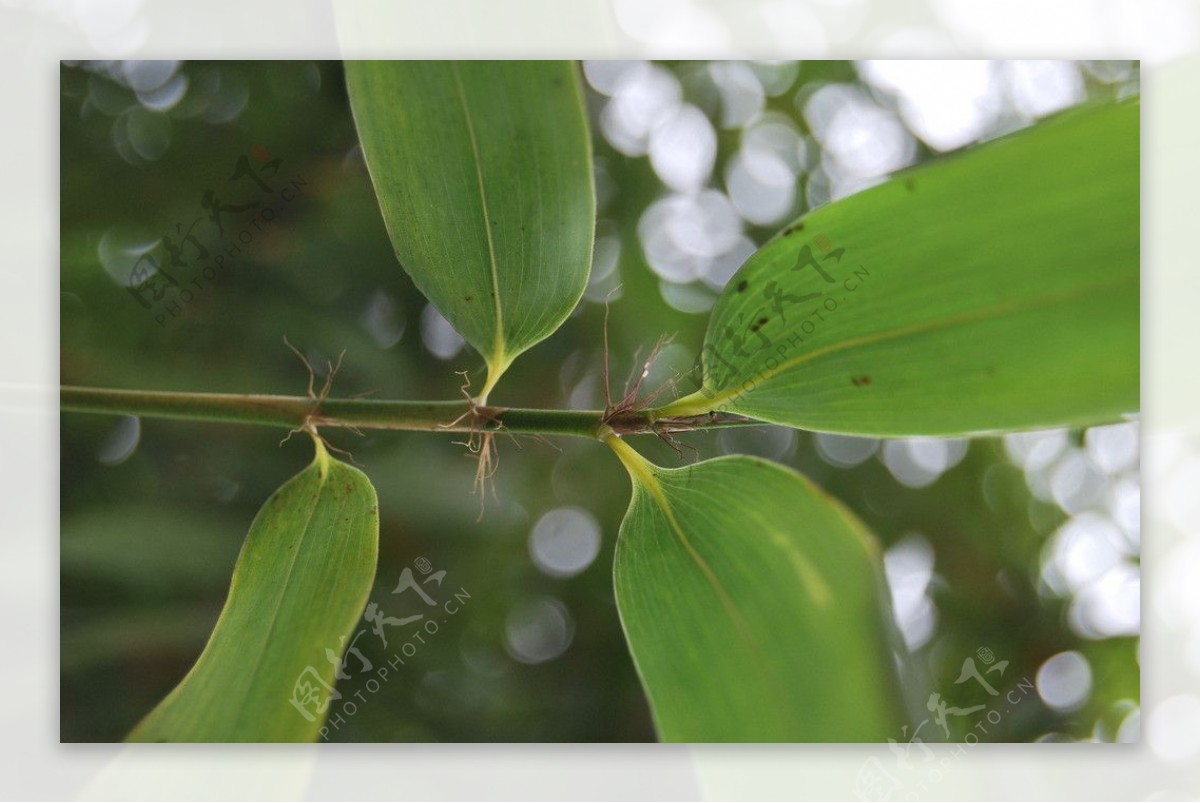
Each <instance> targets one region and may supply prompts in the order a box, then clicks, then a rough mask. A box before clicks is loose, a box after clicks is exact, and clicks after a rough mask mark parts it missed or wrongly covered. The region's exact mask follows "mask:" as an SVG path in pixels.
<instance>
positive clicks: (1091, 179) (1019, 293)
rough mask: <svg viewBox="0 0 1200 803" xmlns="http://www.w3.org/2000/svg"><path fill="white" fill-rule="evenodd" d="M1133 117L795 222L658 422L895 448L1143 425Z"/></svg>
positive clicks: (743, 279)
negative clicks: (773, 427)
mask: <svg viewBox="0 0 1200 803" xmlns="http://www.w3.org/2000/svg"><path fill="white" fill-rule="evenodd" d="M1139 108H1140V107H1139V103H1138V101H1137V100H1136V99H1133V100H1128V101H1123V102H1118V103H1111V104H1107V105H1103V106H1093V107H1086V108H1082V109H1077V110H1074V111H1071V112H1067V113H1064V114H1062V115H1059V116H1057V117H1054V118H1050V119H1047V120H1044V121H1042V122H1040V123H1038V124H1036V125H1034V126H1032V127H1031V128H1028V129H1026V130H1023V131H1020V132H1017V133H1015V134H1012V135H1010V136H1008V137H1005V138H1002V139H999V140H996V141H994V142H990V143H986V144H983V145H980V146H978V147H976V148H972V149H969V150H967V151H965V152H963V153H961V154H956V155H952V156H949V157H946V158H944V159H942V160H939V161H937V162H935V163H932V164H930V165H928V166H923V167H919V168H916V169H913V170H911V171H908V172H906V173H904V174H901V175H899V176H897V177H895V178H893V179H892V180H890V181H888V182H886V183H884V184H882V185H879V186H877V187H873V188H871V189H868V190H866V191H864V192H860V193H858V194H856V195H853V196H850V197H848V198H846V199H844V200H840V201H837V202H835V203H832V204H829V205H828V206H825V207H822V208H820V209H817V210H815V211H813V212H811V213H809V214H808V215H806V216H804V217H802V218H800V220H798V221H797V222H795V223H794V224H792V225H790V226H788V227H787V228H785V229H784V230H783V231H782V232H781V233H779V234H778V235H777V236H776V237H774V238H773V239H772V240H771V241H770V242H768V243H767V244H766V245H765V246H763V248H762V249H761V250H760V251H758V252H757V253H756V254H754V255H753V256H752V257H751V258H750V259H749V260H748V261H747V262H746V264H745V265H744V266H742V268H741V270H739V271H738V273H737V274H735V275H734V277H733V278H732V279H731V280H730V282H729V284H728V286H727V287H726V288H725V291H724V293H723V294H722V296H721V298H720V299H719V300H718V302H717V304H716V306H715V307H714V309H713V313H712V318H711V320H710V322H709V327H708V332H707V335H706V338H705V342H704V346H703V352H702V360H701V362H702V368H703V370H702V382H700V383H699V384H700V385H701V387H700V390H699V391H697V392H696V393H693V394H692V395H690V396H687V397H685V398H683V399H680V400H678V401H677V402H674V403H673V404H670V405H668V406H667V407H666V408H664V409H663V410H661V411H659V414H660V415H695V414H699V413H703V412H707V411H709V410H725V411H729V412H733V413H740V414H742V415H747V416H751V417H754V418H758V419H761V420H764V421H771V422H774V423H778V424H786V425H789V426H795V427H804V428H808V429H814V430H826V431H831V432H846V433H862V434H872V435H884V436H891V435H914V434H928V435H941V434H946V435H948V434H960V433H969V432H976V431H983V430H995V429H1014V428H1027V427H1044V426H1055V425H1072V424H1085V423H1094V422H1098V421H1103V420H1113V419H1117V418H1118V417H1120V416H1121V415H1122V414H1126V413H1131V412H1135V411H1137V409H1138V403H1139V397H1138V366H1139V363H1138V347H1139V340H1138V325H1139V324H1138V279H1139V273H1138V270H1139V269H1138V265H1139V262H1138V252H1139V220H1138V218H1139V204H1138V197H1139V196H1138V188H1139V169H1138V162H1139V145H1138V142H1139V139H1138V123H1139Z"/></svg>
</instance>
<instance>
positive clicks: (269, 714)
mask: <svg viewBox="0 0 1200 803" xmlns="http://www.w3.org/2000/svg"><path fill="white" fill-rule="evenodd" d="M378 551H379V509H378V502H377V501H376V498H375V489H374V488H373V487H372V486H371V482H370V480H368V479H367V477H366V475H365V474H363V473H362V472H361V471H359V470H357V469H355V468H352V467H350V466H348V465H346V464H345V463H341V462H339V461H337V460H334V459H333V458H331V457H330V456H329V455H328V453H327V452H326V451H325V448H324V447H323V446H322V445H321V444H320V442H317V456H316V459H315V460H313V462H312V464H311V465H310V466H309V467H308V468H306V469H304V471H302V472H300V473H299V474H297V475H296V476H295V477H293V478H292V479H290V480H288V481H287V482H286V483H284V485H283V486H282V487H281V488H280V489H279V490H278V491H276V492H275V493H274V494H273V495H272V496H271V498H270V499H268V500H267V502H266V504H264V505H263V507H262V509H261V510H260V511H259V512H258V515H257V516H256V517H255V519H254V523H253V524H251V525H250V532H249V534H248V535H247V536H246V542H245V544H244V545H243V546H242V552H241V554H240V555H239V556H238V560H237V564H236V566H235V567H234V570H233V580H232V582H231V584H230V588H229V597H228V599H227V600H226V601H225V607H224V609H222V611H221V616H220V618H219V619H218V620H217V625H216V627H215V628H214V629H213V632H212V636H211V637H210V638H209V640H208V644H207V645H206V646H205V648H204V651H203V652H202V653H201V655H200V658H199V659H198V660H197V661H196V664H195V666H193V667H192V669H191V671H189V672H188V674H187V676H186V677H184V679H183V680H182V681H180V683H179V685H178V686H176V687H175V689H174V690H173V691H171V693H170V694H168V695H167V696H166V698H164V699H163V701H162V702H161V703H159V704H158V706H157V707H156V708H155V709H154V710H153V711H151V712H150V713H149V714H148V715H147V716H146V718H145V719H144V720H142V722H141V724H139V725H138V726H137V728H135V729H134V731H133V733H131V734H130V735H129V737H128V738H129V741H141V742H163V741H167V742H293V741H312V740H313V739H315V738H316V736H317V732H318V729H319V728H320V727H321V725H322V722H323V721H324V716H325V709H326V708H327V706H328V703H329V698H330V696H331V695H337V694H338V692H337V691H336V690H334V688H333V685H334V671H335V666H334V664H333V662H332V661H331V660H330V654H329V653H327V650H331V651H332V653H331V654H332V656H333V657H335V658H336V657H337V656H340V655H341V654H342V653H343V647H344V638H345V637H347V636H348V635H349V634H350V631H351V630H352V629H353V628H354V625H355V623H356V622H357V621H358V618H359V616H360V615H361V614H362V610H363V606H364V605H365V604H366V602H367V595H368V594H369V593H370V590H371V584H372V582H373V581H374V578H375V564H376V559H377V555H378Z"/></svg>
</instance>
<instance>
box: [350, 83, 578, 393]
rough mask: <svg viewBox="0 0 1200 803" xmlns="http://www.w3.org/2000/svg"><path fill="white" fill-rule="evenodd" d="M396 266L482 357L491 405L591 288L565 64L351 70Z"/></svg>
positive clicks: (574, 89)
mask: <svg viewBox="0 0 1200 803" xmlns="http://www.w3.org/2000/svg"><path fill="white" fill-rule="evenodd" d="M346 79H347V83H348V85H349V89H350V101H351V106H352V108H353V110H354V120H355V123H356V124H357V126H358V134H359V139H360V140H361V142H362V147H363V153H364V154H365V155H366V159H367V166H368V168H369V169H370V172H371V178H372V181H373V182H374V184H375V192H376V193H377V194H378V196H379V205H380V207H381V209H382V210H383V219H384V222H385V223H386V224H387V229H388V233H389V234H390V235H391V238H392V245H393V246H394V247H395V249H396V255H397V256H398V257H399V259H400V262H401V264H402V265H403V266H404V268H405V269H406V270H407V271H408V272H409V274H410V275H411V276H412V278H413V281H414V282H415V283H416V285H417V287H418V288H420V290H421V292H423V293H424V294H425V295H426V296H427V297H428V298H429V299H430V300H431V301H432V302H433V303H434V305H435V306H437V308H438V309H439V310H440V311H441V313H442V314H443V315H444V316H445V317H446V319H447V320H449V321H450V323H451V324H453V325H454V327H455V328H456V329H457V330H458V331H459V333H460V334H462V336H463V337H464V338H466V340H467V342H468V343H470V344H471V345H472V346H474V347H475V348H476V349H478V350H479V352H480V353H481V354H483V357H484V359H485V360H486V361H487V364H488V378H487V381H486V383H485V385H484V387H483V391H482V393H481V394H480V395H481V397H483V398H486V396H487V394H488V392H490V390H491V389H492V387H493V386H494V385H495V384H496V381H497V380H498V379H499V378H500V375H501V374H503V373H504V371H505V369H506V368H507V367H508V366H509V364H510V363H511V362H512V360H513V359H514V358H515V357H516V356H517V355H518V354H520V353H521V352H523V351H525V350H526V349H528V348H529V347H530V346H532V345H534V344H535V343H538V342H539V341H541V340H543V339H545V338H546V337H548V336H549V335H550V334H551V333H552V332H554V330H555V329H557V328H558V327H559V325H560V324H561V323H562V322H563V321H564V320H566V318H567V316H568V315H569V314H570V313H571V310H572V309H574V307H575V305H576V303H578V301H579V298H580V296H582V295H583V290H584V287H585V286H586V284H587V278H588V272H589V270H590V266H591V257H592V236H593V232H594V228H595V213H596V209H595V199H594V193H593V189H592V163H591V142H590V140H589V136H588V127H587V122H586V117H585V115H584V107H583V94H582V90H581V88H580V85H579V80H578V77H577V75H576V72H575V68H574V66H573V65H572V64H571V63H569V62H551V61H539V62H515V61H505V62H482V61H467V62H432V61H384V62H381V61H371V62H347V64H346Z"/></svg>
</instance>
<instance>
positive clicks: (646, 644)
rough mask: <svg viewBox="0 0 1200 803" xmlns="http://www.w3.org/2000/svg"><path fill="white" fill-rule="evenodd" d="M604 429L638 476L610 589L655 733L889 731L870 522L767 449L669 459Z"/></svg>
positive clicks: (826, 736)
mask: <svg viewBox="0 0 1200 803" xmlns="http://www.w3.org/2000/svg"><path fill="white" fill-rule="evenodd" d="M608 442H609V443H610V445H611V446H612V447H613V449H615V450H616V451H617V454H618V456H619V457H620V458H621V461H622V462H623V463H624V464H625V467H626V468H627V469H628V470H629V474H630V477H631V478H632V480H633V498H632V500H631V501H630V504H629V511H628V512H627V513H626V514H625V520H624V522H623V523H622V524H621V532H620V535H619V537H618V540H617V550H616V562H615V567H614V578H615V583H616V594H617V605H618V608H619V610H620V614H621V623H622V625H623V627H624V628H625V635H626V638H627V639H628V641H629V647H630V650H631V652H632V653H633V659H634V662H635V664H636V665H637V669H638V673H639V675H640V676H641V679H642V683H643V686H644V687H645V689H646V693H647V696H648V697H649V699H650V706H651V709H652V710H653V713H654V720H655V723H656V724H657V727H658V732H659V736H660V737H661V738H662V739H664V740H666V741H696V742H709V741H721V742H726V741H728V742H732V741H751V742H764V741H794V742H807V741H818V742H864V741H883V740H884V739H886V738H888V737H889V736H891V737H893V738H896V735H897V734H899V733H901V727H902V724H903V722H904V719H903V713H902V711H903V706H902V703H901V698H900V692H899V681H898V679H897V674H896V661H895V658H894V655H893V652H892V650H891V649H890V648H889V645H890V644H893V643H895V633H894V628H893V626H892V625H891V623H890V615H889V613H888V603H887V596H886V589H885V587H884V584H883V580H882V571H881V565H880V558H879V553H878V549H877V547H876V545H875V542H874V540H873V539H872V537H871V535H870V533H868V532H867V530H866V528H865V527H864V526H863V525H862V524H861V523H860V522H859V521H858V520H857V519H855V518H854V516H853V515H852V514H851V513H850V512H849V511H848V510H846V509H845V508H844V507H842V505H840V504H839V503H837V502H836V501H834V500H833V499H831V498H830V497H828V496H826V495H825V494H824V493H822V492H821V491H820V490H819V489H818V488H816V487H815V486H814V485H813V484H812V483H810V482H809V481H808V480H806V479H805V478H803V477H802V476H800V475H799V474H796V473H795V472H793V471H791V470H789V469H785V468H783V467H781V466H778V465H775V464H773V463H769V462H766V461H763V460H759V459H757V458H751V457H742V456H735V457H724V458H719V459H716V460H707V461H704V462H702V463H697V464H695V465H691V466H687V467H685V468H679V469H663V468H659V467H657V466H653V465H651V464H649V463H647V462H646V461H645V460H643V459H642V458H641V457H640V456H639V455H638V454H637V453H636V452H634V451H633V450H632V449H631V448H630V447H629V446H628V445H626V444H625V443H623V442H622V441H620V440H617V439H616V438H615V437H610V438H609V439H608Z"/></svg>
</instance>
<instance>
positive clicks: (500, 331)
mask: <svg viewBox="0 0 1200 803" xmlns="http://www.w3.org/2000/svg"><path fill="white" fill-rule="evenodd" d="M450 73H451V74H452V75H453V76H454V87H455V90H456V92H457V93H458V102H459V106H460V107H461V108H462V113H463V119H464V120H465V122H466V125H467V137H468V138H469V139H470V141H471V157H472V159H473V160H474V165H475V181H476V185H477V186H478V187H479V203H480V207H481V209H482V210H483V233H484V235H485V236H486V237H487V246H488V263H489V264H488V268H489V269H490V271H491V277H492V301H493V307H494V309H495V311H496V333H495V339H494V342H493V343H492V357H491V360H489V362H490V363H491V365H493V366H495V370H499V369H500V367H501V366H503V365H504V352H505V349H504V312H503V305H502V304H501V303H500V271H499V266H498V265H497V264H496V245H495V242H494V240H493V239H492V227H491V211H490V210H489V208H488V200H487V188H486V187H485V186H484V181H483V163H482V159H481V157H480V154H479V142H478V140H477V139H476V137H475V123H474V120H473V119H472V118H471V109H470V107H469V106H468V105H467V95H466V90H465V89H464V88H463V84H462V78H461V77H460V76H459V73H458V65H457V64H455V63H453V62H452V63H451V64H450Z"/></svg>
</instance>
